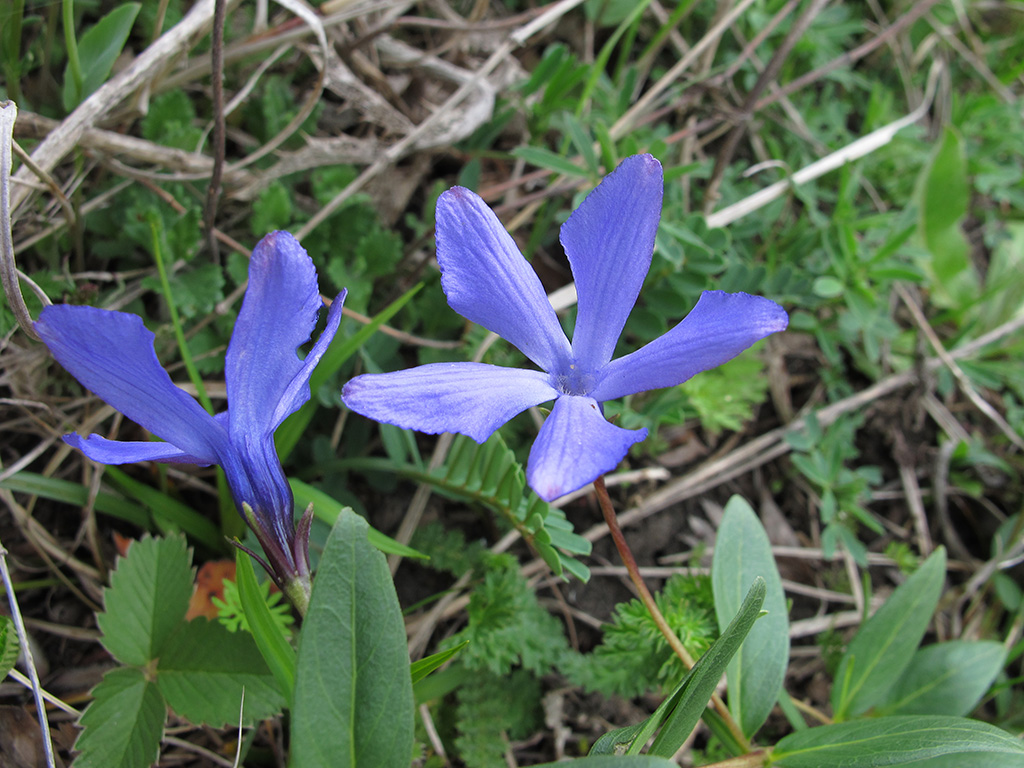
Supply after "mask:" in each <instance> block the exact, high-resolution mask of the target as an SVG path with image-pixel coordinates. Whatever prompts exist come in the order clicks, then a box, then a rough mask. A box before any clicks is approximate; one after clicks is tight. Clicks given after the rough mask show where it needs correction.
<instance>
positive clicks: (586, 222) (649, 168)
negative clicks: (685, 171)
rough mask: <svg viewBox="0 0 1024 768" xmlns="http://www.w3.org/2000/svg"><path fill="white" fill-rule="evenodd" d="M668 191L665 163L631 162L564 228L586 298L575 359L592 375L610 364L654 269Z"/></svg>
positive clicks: (576, 334)
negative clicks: (665, 189) (665, 190)
mask: <svg viewBox="0 0 1024 768" xmlns="http://www.w3.org/2000/svg"><path fill="white" fill-rule="evenodd" d="M663 186H664V185H663V181H662V172H661V163H659V162H658V161H657V160H655V159H654V158H653V157H651V156H650V155H634V156H633V157H627V158H626V159H625V160H623V161H622V164H621V165H619V167H618V168H616V169H615V170H614V171H613V172H612V173H610V174H609V175H608V176H606V177H605V178H604V180H603V181H602V182H601V183H600V184H599V185H598V186H597V188H596V189H594V191H593V192H591V193H590V194H589V195H587V198H586V200H584V201H583V202H582V203H581V204H580V206H579V208H577V209H576V210H575V211H573V213H572V215H571V216H570V217H569V218H568V220H566V222H565V224H563V225H562V231H561V237H560V239H561V241H562V247H563V248H564V249H565V254H566V256H568V257H569V265H570V266H571V267H572V274H573V277H574V278H575V280H576V295H577V296H578V297H579V309H578V311H577V314H576V329H575V330H574V331H573V335H572V351H573V354H574V356H575V358H576V362H577V364H579V365H581V366H582V367H583V368H585V369H588V370H597V369H599V368H600V367H601V366H603V365H604V364H605V363H607V362H608V361H609V360H611V358H612V354H613V353H614V352H615V343H616V342H617V341H618V339H619V335H620V334H621V333H622V328H623V326H624V325H625V324H626V318H627V317H629V313H630V311H632V309H633V305H634V304H635V303H636V298H637V296H638V295H639V293H640V286H642V285H643V282H644V278H645V277H647V272H648V270H649V269H650V268H651V254H652V253H653V252H654V236H655V234H656V233H657V231H658V221H659V219H660V218H661V197H662V188H663Z"/></svg>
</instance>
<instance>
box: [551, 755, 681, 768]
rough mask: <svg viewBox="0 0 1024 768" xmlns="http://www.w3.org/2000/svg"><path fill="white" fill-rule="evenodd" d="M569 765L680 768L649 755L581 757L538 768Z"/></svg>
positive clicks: (617, 767) (588, 767) (563, 767)
mask: <svg viewBox="0 0 1024 768" xmlns="http://www.w3.org/2000/svg"><path fill="white" fill-rule="evenodd" d="M569 763H572V764H573V765H575V766H576V768H678V766H677V764H676V763H674V762H673V761H671V760H666V759H665V758H663V757H650V756H649V755H628V756H626V755H623V756H622V757H613V756H609V755H597V756H594V757H580V758H577V759H575V760H562V761H560V762H557V763H544V764H543V765H538V766H536V768H565V766H567V765H569Z"/></svg>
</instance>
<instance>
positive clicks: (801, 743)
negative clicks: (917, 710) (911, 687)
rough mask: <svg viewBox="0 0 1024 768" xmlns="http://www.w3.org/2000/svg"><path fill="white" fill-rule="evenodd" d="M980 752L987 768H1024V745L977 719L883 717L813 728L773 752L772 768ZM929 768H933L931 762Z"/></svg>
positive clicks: (901, 761)
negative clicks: (1010, 767)
mask: <svg viewBox="0 0 1024 768" xmlns="http://www.w3.org/2000/svg"><path fill="white" fill-rule="evenodd" d="M978 753H981V754H984V755H985V756H986V762H984V763H983V765H985V766H986V768H997V767H998V766H1004V765H1005V766H1017V768H1019V767H1020V766H1022V765H1024V746H1022V745H1021V743H1020V741H1019V740H1017V739H1015V738H1014V737H1013V736H1011V735H1010V734H1008V733H1006V732H1005V731H1002V730H1000V729H998V728H996V727H995V726H992V725H989V724H988V723H981V722H978V721H977V720H968V719H966V718H961V717H944V716H938V715H933V716H909V715H908V716H897V717H881V718H873V719H870V720H858V721H856V722H850V723H837V724H835V725H823V726H820V727H818V728H808V729H807V730H804V731H799V732H797V733H794V734H791V735H789V736H786V737H785V738H784V739H782V741H780V742H779V743H778V745H777V746H776V747H775V749H774V750H773V752H772V763H773V764H774V765H778V766H780V768H821V767H822V766H842V768H880V766H889V765H921V763H920V762H919V761H924V760H927V759H929V758H934V757H939V756H941V755H957V756H964V757H971V756H972V755H975V754H978ZM952 764H953V765H963V764H965V763H960V762H955V761H954V762H953V763H952ZM972 764H973V763H972ZM927 765H928V767H929V768H931V763H928V764H927ZM922 768H923V766H922Z"/></svg>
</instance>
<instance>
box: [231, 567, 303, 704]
mask: <svg viewBox="0 0 1024 768" xmlns="http://www.w3.org/2000/svg"><path fill="white" fill-rule="evenodd" d="M235 581H236V582H237V584H238V597H239V600H240V601H241V603H242V610H243V611H244V612H245V619H246V621H247V622H248V623H249V627H250V629H251V630H252V636H253V640H255V642H256V647H257V648H258V649H259V652H260V655H261V656H263V660H264V661H265V662H266V663H267V667H268V669H270V672H271V674H273V676H274V679H275V680H276V681H277V685H278V689H279V690H280V692H281V693H282V694H283V695H284V698H285V701H286V702H289V703H290V702H291V698H292V691H293V690H294V689H295V649H294V648H292V645H291V643H289V642H288V638H287V637H286V636H285V633H284V629H283V628H282V627H281V624H280V623H279V622H277V621H275V620H274V617H273V615H272V614H271V613H270V608H269V607H268V606H267V601H266V600H264V599H263V593H262V592H260V588H259V584H258V583H257V582H256V573H255V572H254V571H253V568H252V560H251V559H250V557H249V554H248V553H247V552H243V551H242V550H238V553H237V554H236V556H235Z"/></svg>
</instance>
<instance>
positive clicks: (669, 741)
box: [648, 576, 767, 757]
mask: <svg viewBox="0 0 1024 768" xmlns="http://www.w3.org/2000/svg"><path fill="white" fill-rule="evenodd" d="M766 593H767V586H766V584H765V581H764V579H763V578H761V577H760V576H758V577H757V578H755V579H754V583H753V584H752V585H751V587H750V591H749V592H747V596H746V599H744V601H743V604H742V605H741V606H740V607H739V611H737V613H736V616H735V617H734V618H733V620H732V621H731V622H730V623H729V626H727V627H726V628H725V629H724V630H723V631H722V634H721V635H720V636H719V638H718V639H717V640H716V641H715V643H714V645H712V646H711V647H710V648H708V651H707V653H705V654H704V655H703V656H701V657H700V658H699V659H698V660H697V663H696V664H694V665H693V669H692V670H690V674H689V676H688V681H687V682H685V683H684V684H683V685H684V689H685V690H684V691H683V693H682V696H681V697H680V702H679V706H678V707H676V708H675V710H674V711H673V712H672V714H671V715H669V717H668V720H667V721H666V723H665V727H664V728H662V729H661V732H660V733H659V734H658V736H657V737H656V738H655V739H654V743H653V744H651V748H650V749H649V750H648V753H649V754H652V755H662V756H663V757H672V755H674V754H675V753H676V752H678V751H679V748H680V747H681V746H682V745H683V742H684V741H686V738H687V737H688V736H689V735H690V733H691V732H692V731H693V729H694V726H696V725H697V721H698V720H699V719H700V716H701V714H702V713H703V712H704V708H705V707H706V706H707V703H708V700H709V699H710V698H711V694H712V693H714V692H715V686H716V685H718V681H719V680H721V679H722V673H723V672H725V669H726V667H727V666H728V664H729V661H730V660H731V659H732V658H733V656H734V655H735V654H736V652H737V650H739V648H740V646H741V645H742V644H743V642H744V640H745V639H746V637H747V635H748V633H749V632H750V628H751V627H753V626H754V622H755V621H756V620H757V619H758V617H759V616H760V615H761V606H762V605H764V601H765V595H766Z"/></svg>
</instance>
